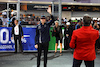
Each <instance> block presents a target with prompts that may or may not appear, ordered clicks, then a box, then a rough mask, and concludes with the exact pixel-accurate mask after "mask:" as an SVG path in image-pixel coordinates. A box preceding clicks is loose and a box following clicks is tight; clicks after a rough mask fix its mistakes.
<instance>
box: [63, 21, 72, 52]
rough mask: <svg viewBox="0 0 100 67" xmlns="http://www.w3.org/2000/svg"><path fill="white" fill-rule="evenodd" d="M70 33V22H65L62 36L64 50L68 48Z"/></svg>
mask: <svg viewBox="0 0 100 67" xmlns="http://www.w3.org/2000/svg"><path fill="white" fill-rule="evenodd" d="M72 33H73V27H72V25H71V24H70V22H67V23H66V26H65V28H64V36H65V39H64V50H67V49H68V48H69V43H70V40H71V36H72Z"/></svg>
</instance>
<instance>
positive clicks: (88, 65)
mask: <svg viewBox="0 0 100 67" xmlns="http://www.w3.org/2000/svg"><path fill="white" fill-rule="evenodd" d="M81 63H82V60H76V59H73V66H72V67H80V66H81ZM84 63H85V66H86V67H94V60H93V61H84Z"/></svg>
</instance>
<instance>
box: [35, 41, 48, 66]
mask: <svg viewBox="0 0 100 67" xmlns="http://www.w3.org/2000/svg"><path fill="white" fill-rule="evenodd" d="M48 46H49V42H47V43H41V44H38V57H37V67H40V60H41V53H42V50H44V67H47V53H48Z"/></svg>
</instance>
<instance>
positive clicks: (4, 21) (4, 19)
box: [2, 12, 8, 27]
mask: <svg viewBox="0 0 100 67" xmlns="http://www.w3.org/2000/svg"><path fill="white" fill-rule="evenodd" d="M2 15H3V18H2V22H3V27H5V26H7V21H8V19H7V13H6V12H3V13H2Z"/></svg>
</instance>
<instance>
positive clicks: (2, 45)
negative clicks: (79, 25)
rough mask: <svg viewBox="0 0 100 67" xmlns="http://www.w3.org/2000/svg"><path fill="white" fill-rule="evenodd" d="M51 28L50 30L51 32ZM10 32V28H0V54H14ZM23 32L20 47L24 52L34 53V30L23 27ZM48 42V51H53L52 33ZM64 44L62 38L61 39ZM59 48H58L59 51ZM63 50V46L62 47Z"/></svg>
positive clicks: (53, 38) (53, 40)
mask: <svg viewBox="0 0 100 67" xmlns="http://www.w3.org/2000/svg"><path fill="white" fill-rule="evenodd" d="M52 29H53V27H51V28H50V30H52ZM11 31H12V27H0V52H14V51H15V44H14V40H12V39H11ZM23 32H24V39H21V41H22V46H23V50H24V52H31V51H36V50H37V49H35V47H34V45H35V34H36V28H28V27H23ZM62 32H64V29H63V28H62ZM50 38H51V40H50V42H49V51H50V50H51V51H54V50H55V42H56V40H55V37H52V32H50ZM63 43H64V38H63ZM59 48H60V46H58V50H59ZM63 48H64V46H63Z"/></svg>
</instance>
